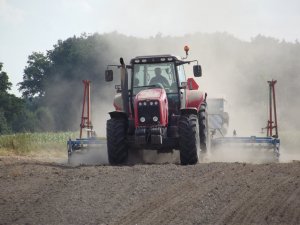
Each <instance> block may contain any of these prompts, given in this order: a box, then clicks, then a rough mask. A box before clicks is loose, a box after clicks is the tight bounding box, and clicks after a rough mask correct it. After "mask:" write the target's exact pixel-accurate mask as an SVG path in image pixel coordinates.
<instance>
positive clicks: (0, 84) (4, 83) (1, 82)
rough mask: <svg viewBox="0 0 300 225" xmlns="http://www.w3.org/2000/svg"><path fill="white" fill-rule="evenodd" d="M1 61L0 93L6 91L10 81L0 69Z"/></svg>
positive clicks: (9, 86) (0, 63) (8, 88)
mask: <svg viewBox="0 0 300 225" xmlns="http://www.w3.org/2000/svg"><path fill="white" fill-rule="evenodd" d="M2 67H3V63H2V62H0V93H2V94H3V93H7V91H8V90H10V88H11V85H12V84H11V83H10V82H9V81H8V75H7V73H6V72H4V71H2Z"/></svg>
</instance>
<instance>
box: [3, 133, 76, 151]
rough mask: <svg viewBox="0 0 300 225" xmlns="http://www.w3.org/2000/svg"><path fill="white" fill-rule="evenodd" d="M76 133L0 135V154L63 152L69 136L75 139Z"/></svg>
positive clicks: (65, 149)
mask: <svg viewBox="0 0 300 225" xmlns="http://www.w3.org/2000/svg"><path fill="white" fill-rule="evenodd" d="M78 135H79V133H78V132H58V133H19V134H12V135H0V155H30V154H36V153H39V152H48V153H51V152H56V153H57V152H61V153H64V154H65V153H66V151H67V141H68V140H69V138H71V139H75V138H76V137H78Z"/></svg>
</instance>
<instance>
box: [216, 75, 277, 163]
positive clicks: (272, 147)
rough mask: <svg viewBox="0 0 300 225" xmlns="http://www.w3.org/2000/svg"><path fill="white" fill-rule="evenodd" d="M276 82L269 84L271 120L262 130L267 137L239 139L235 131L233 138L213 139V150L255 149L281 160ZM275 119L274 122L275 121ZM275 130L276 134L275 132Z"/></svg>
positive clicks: (269, 82) (272, 81)
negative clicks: (265, 132)
mask: <svg viewBox="0 0 300 225" xmlns="http://www.w3.org/2000/svg"><path fill="white" fill-rule="evenodd" d="M276 82H277V81H276V80H271V81H268V84H269V119H268V121H267V126H266V127H264V128H262V131H263V130H265V129H266V130H267V136H266V137H256V136H250V137H237V136H236V132H235V131H234V135H233V137H224V136H223V134H222V133H221V137H217V138H213V139H212V141H211V148H212V150H213V151H214V150H218V148H222V149H232V148H239V149H241V150H243V149H245V150H246V149H255V150H259V151H263V152H268V153H270V154H271V155H273V156H274V158H275V159H276V160H278V158H279V155H280V153H279V149H280V139H279V136H278V124H277V112H276V99H275V84H276ZM273 118H274V121H273ZM213 124H214V123H212V124H211V128H212V129H215V130H213V132H212V133H213V134H215V133H216V132H217V131H218V129H219V127H218V126H216V127H214V126H213ZM274 130H275V132H274Z"/></svg>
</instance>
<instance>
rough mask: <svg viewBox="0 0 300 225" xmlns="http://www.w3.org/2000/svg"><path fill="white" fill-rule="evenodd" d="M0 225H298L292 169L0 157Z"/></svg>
mask: <svg viewBox="0 0 300 225" xmlns="http://www.w3.org/2000/svg"><path fill="white" fill-rule="evenodd" d="M0 224H300V162H299V161H298V162H292V163H269V164H257V165H255V164H246V163H221V162H220V163H204V164H198V165H195V166H180V165H175V164H166V165H134V166H123V167H112V166H76V167H71V166H67V165H64V164H58V163H50V162H41V161H36V160H33V159H27V158H17V157H1V158H0Z"/></svg>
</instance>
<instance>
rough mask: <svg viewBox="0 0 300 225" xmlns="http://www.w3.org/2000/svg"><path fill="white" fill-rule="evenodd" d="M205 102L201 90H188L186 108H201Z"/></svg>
mask: <svg viewBox="0 0 300 225" xmlns="http://www.w3.org/2000/svg"><path fill="white" fill-rule="evenodd" d="M203 102H204V95H203V93H202V92H200V91H199V90H186V106H185V108H196V109H197V112H199V110H200V106H201V104H202V103H203Z"/></svg>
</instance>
